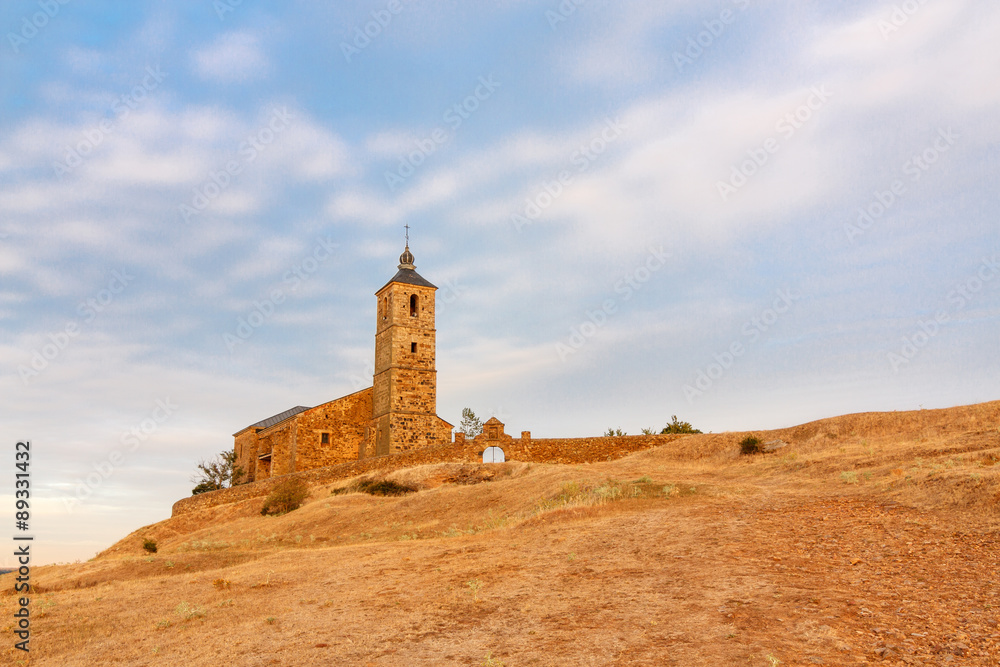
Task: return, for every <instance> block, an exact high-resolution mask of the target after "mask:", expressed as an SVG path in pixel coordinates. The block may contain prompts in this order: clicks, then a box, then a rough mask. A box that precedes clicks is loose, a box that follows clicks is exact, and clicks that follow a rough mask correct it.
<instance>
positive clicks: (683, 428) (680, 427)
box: [660, 415, 701, 433]
mask: <svg viewBox="0 0 1000 667" xmlns="http://www.w3.org/2000/svg"><path fill="white" fill-rule="evenodd" d="M671 420H672V421H671V422H670V423H669V424H667V425H666V427H665V428H664V429H663V430H662V431H660V433H701V431H699V430H698V429H696V428H693V427H692V426H691V422H682V421H679V420H678V419H677V415H673V416H672V417H671Z"/></svg>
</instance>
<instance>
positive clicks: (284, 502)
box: [260, 479, 309, 516]
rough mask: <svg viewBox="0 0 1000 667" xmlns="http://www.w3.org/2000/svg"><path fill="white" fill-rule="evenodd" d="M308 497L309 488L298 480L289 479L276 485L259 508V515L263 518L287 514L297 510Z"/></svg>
mask: <svg viewBox="0 0 1000 667" xmlns="http://www.w3.org/2000/svg"><path fill="white" fill-rule="evenodd" d="M308 497H309V487H308V486H306V483H305V482H303V481H302V480H300V479H289V480H286V481H284V482H282V483H281V484H278V485H277V486H276V487H274V489H272V490H271V493H270V494H268V496H267V498H265V499H264V505H263V506H262V507H261V508H260V513H261V514H263V515H264V516H267V515H268V514H275V515H280V514H287V513H288V512H292V511H294V510H297V509H298V508H300V507H301V506H302V503H304V502H305V501H306V498H308Z"/></svg>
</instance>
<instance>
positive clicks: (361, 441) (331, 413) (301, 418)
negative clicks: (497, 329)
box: [233, 243, 453, 482]
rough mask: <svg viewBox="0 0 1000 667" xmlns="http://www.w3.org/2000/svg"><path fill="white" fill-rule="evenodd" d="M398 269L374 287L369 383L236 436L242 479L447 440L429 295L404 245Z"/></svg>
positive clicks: (427, 285) (431, 293) (431, 295)
mask: <svg viewBox="0 0 1000 667" xmlns="http://www.w3.org/2000/svg"><path fill="white" fill-rule="evenodd" d="M398 268H399V271H398V272H397V273H396V275H394V276H393V277H392V279H391V280H389V282H388V283H386V284H385V286H384V287H382V289H380V290H379V291H378V292H376V293H375V298H376V299H377V300H378V307H377V315H376V323H375V376H374V380H373V383H372V386H371V387H368V388H367V389H363V390H361V391H358V392H355V393H353V394H349V395H348V396H344V397H342V398H338V399H335V400H332V401H329V402H328V403H323V404H322V405H317V406H316V407H313V408H307V407H303V406H297V407H294V408H291V409H289V410H285V411H284V412H280V413H278V414H276V415H274V416H272V417H268V418H267V419H264V420H261V421H259V422H257V423H255V424H251V425H250V426H247V427H246V428H244V429H242V430H240V431H238V432H236V433H234V434H233V437H234V438H235V450H236V460H237V463H238V465H239V466H240V467H241V468H242V469H243V470H244V472H245V473H246V476H245V477H244V480H245V481H249V482H253V481H257V480H261V479H265V478H267V477H275V476H278V475H285V474H288V473H292V472H300V471H303V470H310V469H312V468H321V467H325V466H331V465H335V464H338V463H344V462H346V461H353V460H357V459H363V458H367V457H371V456H385V455H387V454H397V453H399V452H407V451H411V450H414V449H419V448H421V447H431V446H434V445H444V444H448V443H449V442H451V437H452V436H451V432H452V429H453V425H452V424H449V423H448V422H446V421H445V420H443V419H441V418H440V417H438V416H437V412H436V411H437V370H436V368H435V358H436V343H435V335H436V332H435V328H434V296H435V294H434V293H435V292H436V291H437V287H435V286H434V285H432V284H431V283H430V282H428V281H427V280H426V279H424V278H423V277H422V276H421V275H420V274H419V273H417V271H416V266H415V265H414V263H413V254H412V253H411V252H410V246H409V243H407V244H406V249H405V250H404V251H403V254H402V255H400V257H399V267H398Z"/></svg>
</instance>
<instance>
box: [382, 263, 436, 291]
mask: <svg viewBox="0 0 1000 667" xmlns="http://www.w3.org/2000/svg"><path fill="white" fill-rule="evenodd" d="M391 283H404V284H406V285H419V286H420V287H433V288H434V289H437V285H434V284H433V283H431V282H430V281H429V280H427V279H426V278H424V277H423V276H421V275H420V274H419V273H417V272H416V271H414V270H413V269H400V270H399V271H397V272H396V275H394V276H393V277H392V280H390V281H389V282H387V283H386V284H385V285H383V286H382V289H380V290H379V292H381V291H382V290H383V289H385V288H386V287H388V286H389V285H390V284H391ZM376 294H378V292H376Z"/></svg>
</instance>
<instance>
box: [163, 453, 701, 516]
mask: <svg viewBox="0 0 1000 667" xmlns="http://www.w3.org/2000/svg"><path fill="white" fill-rule="evenodd" d="M684 437H687V436H684V435H625V436H617V437H596V438H530V439H529V438H526V439H520V438H513V439H511V440H509V441H504V442H501V443H494V442H492V441H490V440H487V439H485V438H483V437H482V436H480V437H477V438H476V439H475V440H469V441H466V442H465V443H454V444H448V445H443V446H439V447H428V448H426V449H420V450H416V451H413V452H406V453H403V454H396V455H393V456H379V457H375V458H367V459H364V460H360V461H350V462H348V463H341V464H339V465H334V466H330V467H327V468H316V469H314V470H307V471H304V472H298V473H295V474H294V475H286V476H285V477H283V478H277V477H275V478H271V479H264V480H260V481H257V482H254V483H252V484H243V485H240V486H237V487H235V488H232V489H223V490H221V491H211V492H209V493H202V494H200V495H197V496H191V497H190V498H184V499H183V500H179V501H177V502H176V503H174V507H173V516H177V515H179V514H185V513H187V512H194V511H196V510H199V509H203V508H206V507H215V506H216V505H224V504H227V503H233V502H238V501H240V500H246V499H247V498H256V497H263V496H266V495H267V494H268V493H270V492H271V489H273V488H274V486H275V485H276V484H278V483H279V482H281V481H283V480H284V479H292V478H298V479H302V480H304V481H305V482H306V483H308V484H310V485H315V484H329V483H331V482H335V481H337V480H341V479H348V478H351V477H357V476H358V475H363V474H366V473H377V472H380V471H381V472H388V471H391V470H396V469H399V468H409V467H412V466H418V465H426V464H430V463H476V462H481V461H482V458H481V454H480V453H481V452H482V451H483V450H484V449H485V448H486V447H489V446H490V445H491V444H500V446H501V447H502V448H503V450H504V454H505V456H506V459H507V460H508V461H524V462H533V463H593V462H598V461H611V460H614V459H618V458H621V457H623V456H627V455H629V454H631V453H633V452H637V451H641V450H645V449H650V448H652V447H659V446H662V445H665V444H668V443H670V442H673V441H674V440H677V439H678V438H684Z"/></svg>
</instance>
